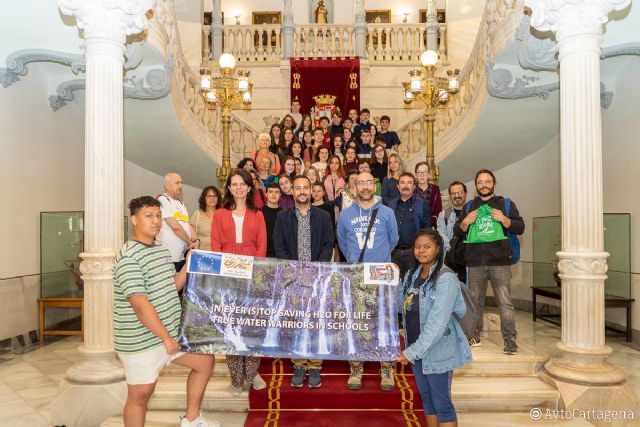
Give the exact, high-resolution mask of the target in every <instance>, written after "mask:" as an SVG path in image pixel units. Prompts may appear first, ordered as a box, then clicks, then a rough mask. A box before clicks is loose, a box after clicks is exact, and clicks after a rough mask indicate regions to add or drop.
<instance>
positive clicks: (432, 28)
mask: <svg viewBox="0 0 640 427" xmlns="http://www.w3.org/2000/svg"><path fill="white" fill-rule="evenodd" d="M438 29H439V26H438V12H437V11H436V2H435V0H428V1H427V23H426V31H427V45H426V46H425V48H426V50H433V51H435V52H437V51H438Z"/></svg>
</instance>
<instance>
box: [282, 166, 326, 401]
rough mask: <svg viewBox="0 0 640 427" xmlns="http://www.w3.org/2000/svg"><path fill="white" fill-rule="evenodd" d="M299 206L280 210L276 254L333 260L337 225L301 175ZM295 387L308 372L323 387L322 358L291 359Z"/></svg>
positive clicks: (296, 190)
mask: <svg viewBox="0 0 640 427" xmlns="http://www.w3.org/2000/svg"><path fill="white" fill-rule="evenodd" d="M293 197H294V199H295V205H294V206H292V207H290V208H287V209H284V210H283V211H282V212H280V213H278V217H277V218H276V226H275V229H274V230H273V245H274V248H275V251H276V256H277V257H278V258H282V259H291V260H298V261H331V257H332V256H333V246H334V237H333V226H332V225H331V218H330V216H329V214H328V213H327V212H326V211H324V210H322V209H320V208H317V207H315V206H312V205H311V181H309V178H307V177H306V176H302V175H299V176H297V177H296V178H295V179H294V180H293ZM291 361H292V362H293V377H292V378H291V387H295V388H300V387H302V385H303V383H304V378H305V374H307V373H308V375H309V382H308V385H309V387H311V388H317V387H320V385H321V384H322V382H321V379H320V369H321V367H322V360H320V359H291Z"/></svg>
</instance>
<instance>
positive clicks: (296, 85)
mask: <svg viewBox="0 0 640 427" xmlns="http://www.w3.org/2000/svg"><path fill="white" fill-rule="evenodd" d="M292 87H293V88H294V89H300V73H293V85H292Z"/></svg>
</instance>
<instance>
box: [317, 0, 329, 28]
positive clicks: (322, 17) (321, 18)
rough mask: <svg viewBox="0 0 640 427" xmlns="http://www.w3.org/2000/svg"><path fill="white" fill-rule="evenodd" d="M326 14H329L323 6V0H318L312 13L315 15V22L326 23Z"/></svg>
mask: <svg viewBox="0 0 640 427" xmlns="http://www.w3.org/2000/svg"><path fill="white" fill-rule="evenodd" d="M328 14H329V11H328V10H327V8H326V7H324V0H320V1H319V2H318V7H316V11H315V12H314V15H315V17H316V24H327V23H328V21H327V15H328Z"/></svg>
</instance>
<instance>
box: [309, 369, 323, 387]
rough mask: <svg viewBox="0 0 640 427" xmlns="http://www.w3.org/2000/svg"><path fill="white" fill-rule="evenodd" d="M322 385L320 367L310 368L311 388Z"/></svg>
mask: <svg viewBox="0 0 640 427" xmlns="http://www.w3.org/2000/svg"><path fill="white" fill-rule="evenodd" d="M321 385H322V380H321V379H320V369H309V388H318V387H320V386H321Z"/></svg>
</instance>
